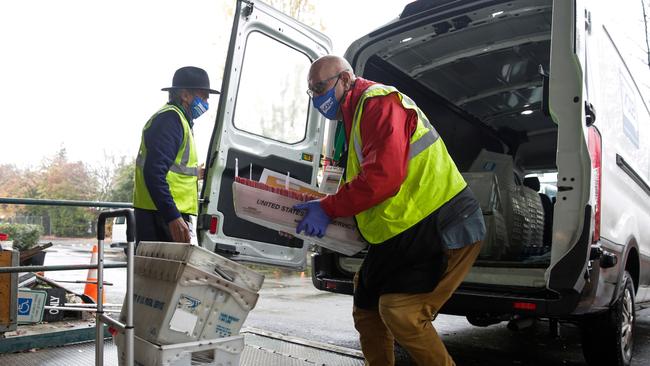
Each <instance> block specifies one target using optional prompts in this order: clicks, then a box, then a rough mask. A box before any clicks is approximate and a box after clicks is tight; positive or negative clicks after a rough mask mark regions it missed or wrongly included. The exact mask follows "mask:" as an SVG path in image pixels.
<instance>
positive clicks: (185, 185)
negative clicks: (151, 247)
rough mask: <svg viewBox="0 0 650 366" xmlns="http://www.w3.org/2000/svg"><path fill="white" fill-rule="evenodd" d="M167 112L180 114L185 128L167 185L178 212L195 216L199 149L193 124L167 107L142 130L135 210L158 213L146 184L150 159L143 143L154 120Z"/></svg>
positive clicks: (168, 174)
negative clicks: (147, 166)
mask: <svg viewBox="0 0 650 366" xmlns="http://www.w3.org/2000/svg"><path fill="white" fill-rule="evenodd" d="M167 111H174V112H176V113H178V116H179V117H180V120H181V124H182V125H183V143H182V144H181V146H180V148H179V149H178V153H177V154H176V159H174V163H173V164H172V166H171V167H169V171H168V172H167V176H166V179H167V183H168V184H169V190H170V192H171V195H172V198H173V199H174V203H175V204H176V208H177V209H178V211H180V212H181V213H186V214H190V215H196V214H197V213H198V211H199V209H198V208H199V207H198V206H199V198H198V175H199V174H198V171H199V169H198V165H199V164H198V160H197V157H196V147H195V146H194V136H193V135H192V130H191V128H190V124H189V122H188V121H187V119H186V118H185V114H183V111H181V110H180V109H179V108H178V107H176V106H174V105H171V104H167V105H165V106H164V107H162V108H161V109H160V110H159V111H158V112H156V113H155V114H154V115H153V116H152V117H151V118H150V119H149V121H147V123H146V124H145V125H144V128H143V129H142V138H141V141H140V150H139V152H138V158H137V159H136V164H135V165H136V167H135V186H134V189H133V207H136V208H142V209H146V210H156V209H157V208H156V205H155V204H154V202H153V200H152V199H151V195H150V194H149V190H148V189H147V185H146V184H145V182H144V173H143V168H144V162H145V160H146V159H147V146H146V145H145V143H144V132H145V131H146V130H147V128H149V126H151V122H152V121H153V120H154V118H155V117H156V116H157V115H159V114H161V113H163V112H167Z"/></svg>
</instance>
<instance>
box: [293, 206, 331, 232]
mask: <svg viewBox="0 0 650 366" xmlns="http://www.w3.org/2000/svg"><path fill="white" fill-rule="evenodd" d="M293 208H294V209H296V210H307V213H306V214H305V217H303V219H302V220H300V222H299V223H298V227H296V234H300V232H301V231H303V230H304V231H305V235H308V236H317V237H319V238H322V237H323V236H325V232H326V231H327V225H329V224H330V221H332V219H330V217H329V216H327V214H326V213H325V211H323V208H322V207H321V205H320V201H318V200H315V201H308V202H305V203H299V204H297V205H295V206H293Z"/></svg>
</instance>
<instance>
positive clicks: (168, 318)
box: [120, 256, 259, 345]
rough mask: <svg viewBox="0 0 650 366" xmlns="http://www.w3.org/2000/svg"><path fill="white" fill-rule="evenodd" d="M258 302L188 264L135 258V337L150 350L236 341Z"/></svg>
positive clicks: (248, 293)
mask: <svg viewBox="0 0 650 366" xmlns="http://www.w3.org/2000/svg"><path fill="white" fill-rule="evenodd" d="M258 296H259V295H258V294H257V293H255V292H254V291H251V290H249V289H247V288H244V287H241V286H238V285H236V284H234V283H232V282H229V281H227V280H225V279H223V278H222V277H221V276H218V275H216V274H214V275H213V274H210V273H206V272H204V271H202V270H200V269H198V268H197V267H194V266H192V265H190V264H186V263H183V262H180V261H172V260H167V259H159V258H150V257H141V256H135V284H134V301H133V303H134V304H133V315H134V316H133V318H134V326H135V334H136V335H137V336H138V337H141V338H143V339H145V340H147V341H149V342H151V343H154V344H158V345H166V344H174V343H184V342H191V341H198V340H206V339H215V338H220V337H229V336H233V335H237V334H238V333H239V330H240V329H241V327H242V324H243V323H244V320H245V319H246V317H247V316H248V312H249V311H251V310H252V309H253V308H254V307H255V304H256V303H257V299H258ZM125 309H126V307H122V314H120V319H121V320H122V321H124V319H125V317H126V314H125V313H124V311H125Z"/></svg>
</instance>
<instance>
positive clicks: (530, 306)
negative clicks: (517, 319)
mask: <svg viewBox="0 0 650 366" xmlns="http://www.w3.org/2000/svg"><path fill="white" fill-rule="evenodd" d="M512 307H513V308H515V309H517V310H528V311H535V310H537V304H535V303H534V302H521V301H516V302H514V303H512Z"/></svg>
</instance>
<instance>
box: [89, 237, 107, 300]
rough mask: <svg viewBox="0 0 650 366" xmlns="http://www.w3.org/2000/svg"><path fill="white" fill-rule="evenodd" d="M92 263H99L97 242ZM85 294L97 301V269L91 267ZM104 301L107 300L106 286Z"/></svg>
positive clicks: (103, 293)
mask: <svg viewBox="0 0 650 366" xmlns="http://www.w3.org/2000/svg"><path fill="white" fill-rule="evenodd" d="M90 264H97V244H95V245H93V251H92V256H91V257H90ZM84 295H86V296H88V297H90V298H92V299H93V300H94V301H95V302H97V270H96V269H92V268H91V269H89V270H88V276H87V277H86V287H85V288H84ZM102 302H106V287H104V292H102Z"/></svg>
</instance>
